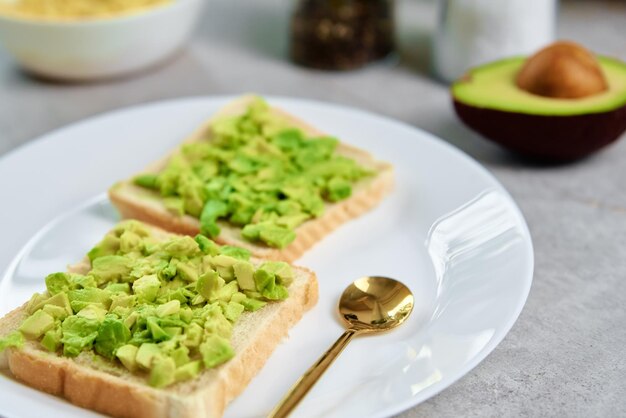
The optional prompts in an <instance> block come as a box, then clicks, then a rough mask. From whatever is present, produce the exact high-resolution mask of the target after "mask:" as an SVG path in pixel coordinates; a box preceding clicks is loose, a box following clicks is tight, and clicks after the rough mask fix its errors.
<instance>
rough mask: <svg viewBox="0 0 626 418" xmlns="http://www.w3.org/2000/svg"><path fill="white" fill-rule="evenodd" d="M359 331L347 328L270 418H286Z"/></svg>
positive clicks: (292, 389) (286, 396)
mask: <svg viewBox="0 0 626 418" xmlns="http://www.w3.org/2000/svg"><path fill="white" fill-rule="evenodd" d="M356 333H357V330H355V329H348V330H346V331H345V332H344V333H343V334H342V335H341V337H339V339H338V340H337V341H336V342H335V344H333V346H332V347H330V348H329V349H328V351H326V352H325V353H324V355H322V357H320V358H319V359H318V360H317V361H316V362H315V363H314V364H313V365H312V366H311V367H310V368H309V370H307V371H306V372H305V373H304V374H303V375H302V377H300V379H298V381H297V382H296V383H295V384H294V385H293V386H292V387H291V389H290V390H289V392H287V394H286V395H285V397H284V398H283V399H282V400H281V401H280V403H279V404H278V405H276V407H275V408H274V410H273V411H272V412H270V414H269V415H268V416H267V417H268V418H285V417H287V416H289V414H290V413H291V412H292V411H293V410H294V408H295V407H296V406H298V404H299V403H300V401H301V400H302V398H304V396H305V395H306V394H307V393H309V390H311V388H312V387H313V385H315V383H317V381H318V380H319V378H320V377H321V376H322V375H323V374H324V372H325V371H326V369H328V367H330V365H331V364H333V362H334V361H335V359H336V358H337V357H338V356H339V354H341V352H342V351H343V349H344V348H346V345H348V343H349V342H350V340H351V339H352V337H354V336H355V335H356Z"/></svg>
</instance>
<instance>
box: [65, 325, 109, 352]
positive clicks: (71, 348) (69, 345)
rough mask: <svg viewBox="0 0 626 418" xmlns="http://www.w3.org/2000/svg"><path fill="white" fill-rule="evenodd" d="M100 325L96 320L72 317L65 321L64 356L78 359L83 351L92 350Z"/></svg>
mask: <svg viewBox="0 0 626 418" xmlns="http://www.w3.org/2000/svg"><path fill="white" fill-rule="evenodd" d="M98 328H100V323H99V322H98V321H97V320H96V319H90V318H85V317H80V316H70V317H69V318H67V319H66V320H65V321H63V325H62V330H63V337H62V338H61V342H62V343H63V354H64V355H66V356H68V357H76V356H77V355H79V354H80V353H81V352H82V351H83V350H86V349H90V348H91V347H92V346H93V342H94V341H95V340H96V337H97V336H98Z"/></svg>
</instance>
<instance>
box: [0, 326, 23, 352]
mask: <svg viewBox="0 0 626 418" xmlns="http://www.w3.org/2000/svg"><path fill="white" fill-rule="evenodd" d="M23 345H24V337H23V336H22V334H21V333H20V332H17V331H14V332H12V333H10V334H9V335H7V336H6V337H2V338H0V353H2V352H3V351H4V350H6V349H7V348H9V347H15V348H20V347H22V346H23Z"/></svg>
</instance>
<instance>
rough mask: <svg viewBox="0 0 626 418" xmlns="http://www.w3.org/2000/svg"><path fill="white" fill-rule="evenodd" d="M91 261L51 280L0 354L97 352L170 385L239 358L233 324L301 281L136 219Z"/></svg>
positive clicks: (282, 266) (238, 252) (271, 265)
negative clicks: (164, 234)
mask: <svg viewBox="0 0 626 418" xmlns="http://www.w3.org/2000/svg"><path fill="white" fill-rule="evenodd" d="M283 206H284V207H283V208H282V210H283V211H289V210H291V209H290V208H289V207H287V206H285V205H283ZM113 238H115V239H117V241H116V242H117V244H116V245H115V246H112V245H110V243H112V242H114V241H115V240H114V239H113ZM103 248H107V250H106V251H103V250H102V249H103ZM96 249H98V250H96ZM90 254H91V256H92V257H93V260H92V261H91V270H90V271H88V272H86V273H85V274H74V273H54V274H51V275H49V276H47V277H46V287H47V289H48V290H47V292H46V293H43V294H35V295H34V296H33V297H32V298H31V300H30V302H29V303H28V305H27V309H26V310H27V312H28V314H29V316H28V317H27V318H26V319H25V320H24V321H23V322H22V324H21V326H20V327H19V331H18V332H15V333H14V334H10V335H8V336H6V337H4V338H0V351H1V350H4V349H6V348H8V347H20V346H21V345H22V344H23V341H24V338H27V339H32V340H38V341H39V342H40V343H41V345H42V347H43V348H45V349H46V350H48V351H50V352H55V353H56V352H60V353H62V354H63V355H65V356H68V357H75V356H78V355H79V354H80V353H82V352H83V351H88V350H93V352H94V353H95V355H97V356H99V357H97V358H101V359H103V361H104V359H106V360H107V361H112V362H116V363H118V364H120V366H121V367H125V368H126V369H128V370H129V371H130V372H133V373H134V372H137V371H139V370H141V371H143V372H145V374H146V376H148V383H149V384H150V385H152V386H154V387H158V388H161V387H166V386H168V385H171V384H173V383H175V382H179V381H184V380H188V379H192V378H194V377H195V376H197V375H198V374H199V373H200V372H201V371H202V370H204V369H206V368H211V367H216V366H218V365H220V364H222V363H224V362H226V361H228V360H229V359H230V358H232V357H233V356H234V349H233V347H232V345H231V342H230V338H231V335H232V333H233V325H234V324H235V323H236V322H237V321H238V320H239V318H240V317H241V316H242V315H246V312H251V311H255V310H257V309H260V308H262V307H263V306H265V305H266V304H267V303H268V302H270V301H274V300H282V299H285V298H287V297H288V291H287V287H288V286H289V284H290V283H291V281H292V280H293V277H294V274H293V271H292V269H291V267H290V266H289V265H288V264H286V263H282V262H273V261H267V262H264V263H262V264H261V265H256V264H254V263H253V262H250V261H249V259H250V253H249V251H247V250H245V249H242V248H237V247H232V246H224V247H220V246H219V245H217V244H215V242H213V241H211V240H210V239H209V238H207V237H206V236H203V235H198V236H197V237H196V238H195V239H193V238H190V237H178V236H171V237H170V238H159V237H153V236H152V235H151V233H150V230H149V229H147V228H145V227H144V226H143V225H142V224H141V223H139V222H136V221H127V222H123V223H121V224H119V225H118V226H117V227H115V228H114V229H113V230H112V231H111V232H109V234H107V235H106V236H105V237H104V239H103V240H102V241H101V242H100V243H99V244H98V245H96V247H94V250H92V251H90Z"/></svg>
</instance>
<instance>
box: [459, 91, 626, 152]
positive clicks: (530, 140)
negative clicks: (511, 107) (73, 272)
mask: <svg viewBox="0 0 626 418" xmlns="http://www.w3.org/2000/svg"><path fill="white" fill-rule="evenodd" d="M454 109H455V110H456V113H457V115H458V116H459V117H460V118H461V120H462V121H463V122H464V123H465V124H466V125H467V126H469V127H470V128H472V129H473V130H474V131H476V132H478V133H479V134H481V135H483V136H484V137H486V138H487V139H490V140H492V141H494V142H496V143H498V144H500V145H502V146H503V147H505V148H508V149H510V150H512V151H515V152H517V153H519V154H522V155H525V156H527V157H531V158H533V159H537V160H543V161H548V162H566V161H574V160H577V159H580V158H582V157H585V156H587V155H589V154H591V153H593V152H595V151H597V150H599V149H600V148H602V147H604V146H606V145H608V144H610V143H611V142H613V141H615V140H616V139H618V138H619V137H620V135H621V134H622V133H623V132H624V131H625V130H626V104H625V105H623V106H622V107H619V108H617V109H615V110H611V111H607V112H602V113H590V114H585V115H573V116H543V115H531V114H525V113H514V112H506V111H501V110H494V109H487V108H478V107H474V106H469V105H466V104H464V103H462V102H460V101H458V100H454Z"/></svg>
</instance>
